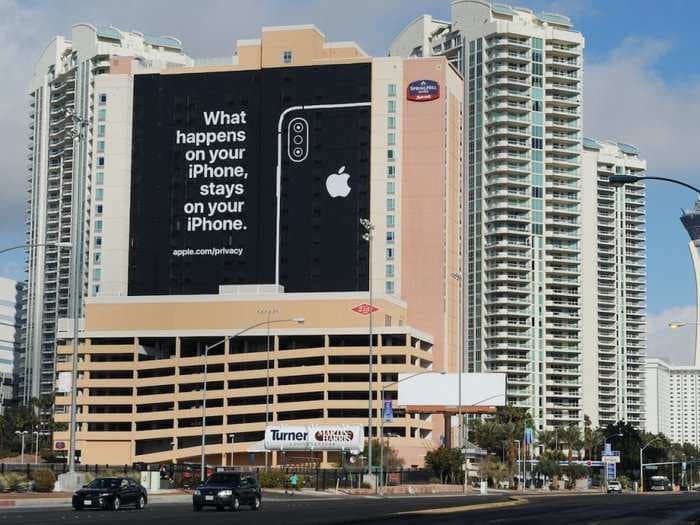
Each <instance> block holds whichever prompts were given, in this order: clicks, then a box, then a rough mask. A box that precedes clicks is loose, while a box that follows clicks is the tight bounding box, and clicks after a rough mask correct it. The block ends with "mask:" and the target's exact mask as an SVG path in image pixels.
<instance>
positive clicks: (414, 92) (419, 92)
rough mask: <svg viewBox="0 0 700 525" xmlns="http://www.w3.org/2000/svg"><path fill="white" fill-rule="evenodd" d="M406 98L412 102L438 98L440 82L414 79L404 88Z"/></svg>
mask: <svg viewBox="0 0 700 525" xmlns="http://www.w3.org/2000/svg"><path fill="white" fill-rule="evenodd" d="M406 98H407V99H408V100H411V101H413V102H430V101H431V100H435V99H438V98H440V84H438V83H437V82H436V81H435V80H414V81H413V82H411V83H410V84H409V85H408V88H406Z"/></svg>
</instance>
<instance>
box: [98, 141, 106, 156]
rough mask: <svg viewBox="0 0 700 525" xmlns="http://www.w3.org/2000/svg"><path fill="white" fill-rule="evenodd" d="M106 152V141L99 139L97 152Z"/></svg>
mask: <svg viewBox="0 0 700 525" xmlns="http://www.w3.org/2000/svg"><path fill="white" fill-rule="evenodd" d="M104 152H105V141H104V140H98V141H97V153H104Z"/></svg>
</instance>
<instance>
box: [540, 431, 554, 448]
mask: <svg viewBox="0 0 700 525" xmlns="http://www.w3.org/2000/svg"><path fill="white" fill-rule="evenodd" d="M537 441H539V442H540V443H541V444H542V445H544V450H545V452H547V451H554V449H555V448H557V434H556V432H554V430H541V431H540V432H538V434H537Z"/></svg>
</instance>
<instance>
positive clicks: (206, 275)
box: [128, 63, 371, 295]
mask: <svg viewBox="0 0 700 525" xmlns="http://www.w3.org/2000/svg"><path fill="white" fill-rule="evenodd" d="M370 76H371V69H370V64H368V63H363V64H347V65H325V66H310V67H293V68H272V69H263V70H254V71H230V72H216V73H191V74H163V75H158V74H155V75H150V74H149V75H136V76H135V77H134V112H133V136H132V142H133V148H132V173H131V214H130V245H129V286H128V290H129V295H162V294H206V293H218V291H219V285H240V284H281V285H282V286H284V288H285V291H286V292H335V291H338V292H340V291H359V290H367V288H368V282H369V271H368V268H369V263H368V255H369V254H368V246H367V243H366V242H365V241H363V240H362V234H363V233H364V232H363V231H362V228H361V225H360V218H362V217H369V202H370V200H369V191H370V188H369V176H370V106H369V101H370V88H371V83H370ZM278 231H279V235H277V232H278Z"/></svg>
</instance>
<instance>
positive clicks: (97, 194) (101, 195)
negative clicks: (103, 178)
mask: <svg viewBox="0 0 700 525" xmlns="http://www.w3.org/2000/svg"><path fill="white" fill-rule="evenodd" d="M104 197H105V190H103V189H102V188H97V189H96V190H95V200H97V201H101V200H102V199H104Z"/></svg>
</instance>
